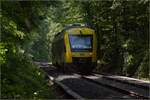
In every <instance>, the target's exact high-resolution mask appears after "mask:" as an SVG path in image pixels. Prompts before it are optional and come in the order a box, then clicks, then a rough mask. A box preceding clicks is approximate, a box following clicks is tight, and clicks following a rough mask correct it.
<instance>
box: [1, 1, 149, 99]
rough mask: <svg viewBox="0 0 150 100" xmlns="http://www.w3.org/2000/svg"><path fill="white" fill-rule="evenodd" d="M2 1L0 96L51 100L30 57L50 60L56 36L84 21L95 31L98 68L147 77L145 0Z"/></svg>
mask: <svg viewBox="0 0 150 100" xmlns="http://www.w3.org/2000/svg"><path fill="white" fill-rule="evenodd" d="M0 4H1V6H0V19H1V20H0V21H1V27H0V28H1V32H0V69H1V98H3V99H4V98H7V99H8V98H15V99H18V98H22V99H23V98H24V99H26V98H32V99H39V98H43V99H46V98H55V97H54V95H53V93H52V89H51V88H50V87H49V86H48V82H47V81H45V79H44V77H45V72H43V71H42V70H40V69H39V68H38V67H37V65H35V64H34V61H41V62H51V43H52V41H53V38H54V35H55V34H57V33H58V32H60V31H61V30H62V29H63V27H64V26H65V25H66V24H70V23H88V24H89V25H90V26H91V27H93V29H95V31H96V35H97V40H98V43H97V45H98V47H97V53H98V66H97V68H96V71H97V72H105V73H111V74H117V75H124V76H129V77H134V78H139V79H146V80H149V56H150V53H149V51H150V49H149V0H49V1H42V0H31V1H12V0H1V1H0ZM58 49H59V48H58Z"/></svg>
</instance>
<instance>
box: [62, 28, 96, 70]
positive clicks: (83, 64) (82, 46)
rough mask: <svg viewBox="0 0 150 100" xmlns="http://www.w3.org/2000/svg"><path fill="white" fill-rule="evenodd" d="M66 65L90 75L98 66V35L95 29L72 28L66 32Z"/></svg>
mask: <svg viewBox="0 0 150 100" xmlns="http://www.w3.org/2000/svg"><path fill="white" fill-rule="evenodd" d="M64 41H65V49H66V52H65V63H66V64H67V65H68V64H69V65H71V66H72V67H71V68H69V67H70V66H69V67H68V68H69V69H75V70H76V71H78V72H82V73H90V72H92V70H93V69H94V68H95V67H96V64H97V54H96V50H97V46H96V35H95V32H94V30H93V29H91V28H87V27H79V28H71V29H68V30H66V32H65V35H64Z"/></svg>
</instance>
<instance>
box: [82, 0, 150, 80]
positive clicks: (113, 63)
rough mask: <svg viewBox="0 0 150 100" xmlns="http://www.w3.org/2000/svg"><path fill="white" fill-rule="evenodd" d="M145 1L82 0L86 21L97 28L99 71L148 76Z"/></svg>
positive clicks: (146, 10)
mask: <svg viewBox="0 0 150 100" xmlns="http://www.w3.org/2000/svg"><path fill="white" fill-rule="evenodd" d="M148 4H149V1H148V0H139V1H137V0H134V1H129V0H123V1H121V0H110V1H92V0H91V1H88V2H82V7H83V13H85V12H86V14H85V15H86V21H87V22H89V23H90V24H91V25H93V27H95V29H96V32H97V39H98V58H99V60H100V62H103V63H101V64H100V66H99V68H98V69H100V70H99V71H102V72H112V73H116V74H124V75H127V76H135V77H138V76H140V77H148V76H149V75H148V71H149V70H148V69H149V64H148V63H149V61H148V60H144V59H146V58H145V56H147V54H148V53H146V54H145V52H146V51H147V50H148V49H149V47H148V45H149V28H148V24H149V21H148V8H149V7H148ZM147 59H148V57H147ZM143 65H146V66H143ZM101 69H102V70H101Z"/></svg>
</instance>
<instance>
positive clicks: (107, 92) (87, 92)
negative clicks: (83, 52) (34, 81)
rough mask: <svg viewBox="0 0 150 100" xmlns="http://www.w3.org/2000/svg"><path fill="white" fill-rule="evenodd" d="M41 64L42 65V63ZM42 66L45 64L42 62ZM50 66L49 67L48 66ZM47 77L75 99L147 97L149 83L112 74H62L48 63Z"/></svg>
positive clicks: (45, 69) (46, 68)
mask: <svg viewBox="0 0 150 100" xmlns="http://www.w3.org/2000/svg"><path fill="white" fill-rule="evenodd" d="M42 66H43V65H42ZM44 66H47V65H46V64H44ZM49 66H50V67H49ZM49 66H47V67H41V68H42V69H43V70H44V71H45V72H46V73H47V75H48V78H49V79H50V80H51V81H53V82H54V83H55V84H57V86H59V87H61V88H62V89H63V90H64V92H65V93H66V94H68V95H69V96H71V97H72V98H75V99H110V98H111V99H149V98H150V97H149V87H150V83H145V82H140V81H137V80H136V81H135V80H133V79H130V78H123V77H121V76H120V77H119V76H114V75H109V76H108V75H101V74H93V75H88V76H83V75H79V74H74V73H72V74H71V73H70V74H64V73H62V72H60V71H58V70H56V69H55V68H54V67H51V65H49Z"/></svg>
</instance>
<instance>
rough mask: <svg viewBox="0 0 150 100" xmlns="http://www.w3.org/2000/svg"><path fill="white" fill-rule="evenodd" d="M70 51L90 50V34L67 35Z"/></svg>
mask: <svg viewBox="0 0 150 100" xmlns="http://www.w3.org/2000/svg"><path fill="white" fill-rule="evenodd" d="M69 40H70V47H71V50H72V51H92V40H93V38H92V35H69Z"/></svg>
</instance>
